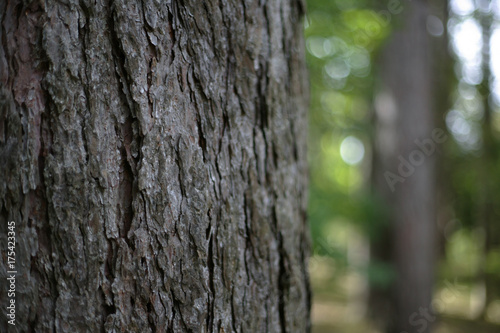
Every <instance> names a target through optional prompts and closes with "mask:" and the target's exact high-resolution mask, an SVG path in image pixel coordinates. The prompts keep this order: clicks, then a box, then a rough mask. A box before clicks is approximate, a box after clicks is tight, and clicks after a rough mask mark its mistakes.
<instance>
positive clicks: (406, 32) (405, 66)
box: [374, 0, 439, 333]
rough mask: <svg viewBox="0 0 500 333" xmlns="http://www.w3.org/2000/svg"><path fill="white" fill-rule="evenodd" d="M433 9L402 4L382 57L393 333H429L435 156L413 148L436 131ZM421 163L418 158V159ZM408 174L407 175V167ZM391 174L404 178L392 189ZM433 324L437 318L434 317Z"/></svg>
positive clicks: (379, 177) (423, 3)
mask: <svg viewBox="0 0 500 333" xmlns="http://www.w3.org/2000/svg"><path fill="white" fill-rule="evenodd" d="M428 15H429V2H428V1H427V0H418V1H412V2H405V10H404V12H403V13H402V14H401V17H400V18H398V24H397V25H396V28H395V31H394V33H393V35H392V36H391V37H390V40H389V41H388V43H387V45H385V47H384V50H383V52H382V54H381V61H380V82H379V94H378V96H377V103H376V104H377V105H376V109H377V110H376V111H377V112H376V113H377V128H376V142H375V156H376V159H375V160H374V168H375V178H376V179H374V183H375V187H376V188H377V190H378V193H379V194H380V196H381V197H382V198H384V199H385V201H386V203H387V207H388V208H389V209H390V213H389V218H388V219H389V220H390V222H389V223H388V225H390V227H389V230H388V235H389V236H388V237H387V239H386V241H388V242H389V245H388V247H387V248H385V249H384V250H387V251H386V252H384V255H383V258H382V259H386V257H387V256H390V258H391V260H392V262H393V263H394V268H395V274H396V277H395V281H394V284H393V286H392V288H391V296H392V300H391V304H390V308H389V311H390V313H389V316H388V318H389V320H390V322H389V325H388V326H389V327H388V332H397V333H399V332H414V331H416V330H418V331H419V332H430V328H431V325H432V321H433V320H431V319H428V318H429V317H426V316H425V315H422V312H421V309H422V310H424V311H428V312H429V313H431V311H432V306H431V301H432V290H433V280H434V259H435V241H436V233H435V224H436V222H435V219H436V218H435V167H434V165H435V157H436V156H435V154H436V151H437V150H438V149H439V147H437V144H436V143H435V150H434V151H433V152H432V153H430V154H424V153H423V152H422V150H421V148H419V146H418V145H417V144H416V143H415V140H420V141H423V140H432V138H433V134H432V133H433V130H434V129H435V125H434V124H435V122H434V111H435V104H434V100H433V94H432V91H433V88H434V80H433V77H432V73H431V68H432V67H431V64H432V63H431V58H430V56H431V52H430V50H431V47H430V44H431V43H430V36H429V35H428V33H427V31H426V20H427V17H428ZM417 150H420V153H421V154H422V156H423V161H422V159H421V158H420V159H419V163H418V164H417V165H415V166H414V171H413V172H409V175H408V173H406V174H405V175H404V174H402V173H401V172H399V171H398V168H399V165H400V164H401V163H402V162H401V158H403V159H405V160H406V161H407V163H411V162H408V161H411V157H410V156H411V154H412V153H413V152H414V151H417ZM414 156H416V155H414ZM405 168H406V170H408V168H407V167H405ZM386 172H392V173H393V174H394V175H397V176H398V177H401V178H404V180H403V181H398V182H396V183H395V184H394V186H393V188H392V189H391V186H390V184H389V182H388V179H387V175H386V174H385V173H386ZM430 317H432V315H430Z"/></svg>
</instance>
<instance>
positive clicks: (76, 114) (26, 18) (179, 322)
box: [0, 0, 310, 332]
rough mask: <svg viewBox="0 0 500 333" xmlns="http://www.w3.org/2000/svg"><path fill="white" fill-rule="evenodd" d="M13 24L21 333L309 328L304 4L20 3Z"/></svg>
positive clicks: (5, 178) (9, 119)
mask: <svg viewBox="0 0 500 333" xmlns="http://www.w3.org/2000/svg"><path fill="white" fill-rule="evenodd" d="M0 13H1V14H2V16H1V26H0V29H1V31H0V32H1V47H0V80H1V87H0V107H1V109H0V179H1V181H0V228H2V229H1V231H2V232H1V235H2V239H1V245H2V253H4V252H3V251H4V249H6V242H5V241H6V239H5V234H6V230H7V229H6V225H7V221H15V222H16V231H17V240H18V243H17V246H16V255H17V263H16V264H17V271H18V277H17V295H16V304H17V315H16V318H17V320H16V326H15V327H11V326H9V329H12V330H13V331H19V332H25V331H33V330H34V331H36V332H97V331H109V332H112V331H116V332H118V331H123V332H305V331H308V330H309V326H310V322H309V312H310V310H309V309H310V292H309V286H308V274H307V258H308V253H309V252H308V251H309V240H308V226H307V223H306V200H307V198H306V185H307V177H306V172H307V168H306V147H305V142H306V126H307V120H306V106H307V95H308V92H307V82H306V73H305V66H304V54H303V49H304V48H303V38H302V25H301V20H300V19H301V16H302V15H303V4H302V3H300V2H299V1H295V0H286V1H251V0H248V1H221V0H220V1H216V0H206V1H191V0H184V1H182V0H172V1H156V0H114V1H107V0H96V1H90V0H64V1H63V0H59V1H58V0H47V1H38V0H35V1H32V2H30V1H21V0H10V1H1V2H0ZM2 260H3V265H2V266H1V267H2V268H1V269H2V272H3V273H5V271H6V269H5V258H2ZM3 281H5V280H4V279H3ZM2 285H4V283H3V282H2ZM0 295H1V296H2V297H1V302H0V303H1V306H2V308H3V309H5V306H6V302H7V297H5V288H2V290H1V291H0ZM0 318H1V321H0V327H1V328H2V330H4V329H7V326H8V325H7V323H6V317H5V315H2V316H0Z"/></svg>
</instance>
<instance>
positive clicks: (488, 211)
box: [478, 12, 500, 318]
mask: <svg viewBox="0 0 500 333" xmlns="http://www.w3.org/2000/svg"><path fill="white" fill-rule="evenodd" d="M492 15H493V14H492V13H482V12H480V13H479V18H478V19H479V22H480V24H481V28H482V35H483V46H482V74H483V80H482V82H481V84H480V85H479V94H480V98H481V102H482V106H483V118H482V124H481V125H482V155H481V159H480V163H479V168H478V171H479V174H480V177H481V178H480V182H479V190H478V193H479V200H478V201H479V204H478V219H479V221H480V222H479V226H480V227H482V228H483V230H484V236H485V239H484V246H483V253H484V255H483V256H482V258H481V268H480V275H481V276H480V279H481V280H483V281H482V282H484V287H485V298H484V304H483V307H482V309H481V311H480V313H479V315H480V317H482V318H486V315H487V310H488V306H489V304H490V303H491V302H492V301H494V300H495V297H496V295H495V294H496V291H495V290H496V286H497V285H498V279H497V278H496V275H495V274H494V273H493V272H491V271H490V269H489V267H488V257H489V255H490V253H491V251H493V250H495V249H496V248H498V247H499V245H500V244H499V243H500V241H499V240H498V237H499V236H500V228H499V227H498V219H499V218H500V216H499V214H498V212H497V210H496V209H495V206H496V205H497V202H498V200H497V198H498V194H497V193H498V190H499V189H498V186H497V185H496V182H495V181H492V178H491V177H492V175H495V172H496V166H497V164H498V163H497V160H498V153H497V152H496V150H497V149H498V144H497V142H496V139H495V133H494V129H493V119H492V118H493V112H494V110H493V108H492V106H491V104H490V103H491V102H490V98H491V97H490V96H491V87H490V84H491V82H493V74H492V73H491V68H490V66H491V53H490V43H491V34H492V24H493V16H492Z"/></svg>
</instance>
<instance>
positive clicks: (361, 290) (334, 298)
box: [310, 258, 500, 333]
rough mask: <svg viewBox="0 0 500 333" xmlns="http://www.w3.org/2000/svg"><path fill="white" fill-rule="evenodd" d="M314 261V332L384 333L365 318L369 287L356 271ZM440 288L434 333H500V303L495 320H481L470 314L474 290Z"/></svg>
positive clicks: (456, 287) (327, 262)
mask: <svg viewBox="0 0 500 333" xmlns="http://www.w3.org/2000/svg"><path fill="white" fill-rule="evenodd" d="M314 262H315V267H311V268H312V269H311V270H310V272H311V284H312V289H313V308H312V323H313V329H312V333H335V332H339V333H382V332H381V331H380V330H377V329H376V328H375V325H373V324H372V323H370V322H368V321H367V320H366V319H365V316H364V313H365V312H366V308H365V304H366V291H367V284H366V281H364V279H363V277H362V276H361V275H360V274H359V273H355V272H350V273H349V272H348V273H345V274H342V273H339V271H338V270H337V271H336V270H335V269H333V268H332V267H333V265H331V264H332V261H331V260H330V259H324V258H316V259H315V260H314ZM437 289H438V291H437V292H436V295H435V300H436V299H440V300H442V304H443V305H444V306H443V307H442V309H441V311H440V314H439V316H438V318H437V320H436V322H435V323H434V326H433V327H434V330H433V332H434V333H471V332H478V333H500V301H497V303H496V304H495V307H494V309H493V310H494V311H493V312H490V319H492V320H490V321H489V322H485V321H478V320H474V319H473V317H474V316H472V315H471V313H473V311H472V310H473V306H471V305H473V303H474V302H473V295H472V291H471V289H467V288H464V287H461V286H457V285H451V284H448V285H447V284H446V283H445V284H443V285H442V286H440V287H438V288H437ZM443 300H444V301H443ZM471 309H472V310H471ZM415 332H417V330H415ZM412 333H413V332H412Z"/></svg>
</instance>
